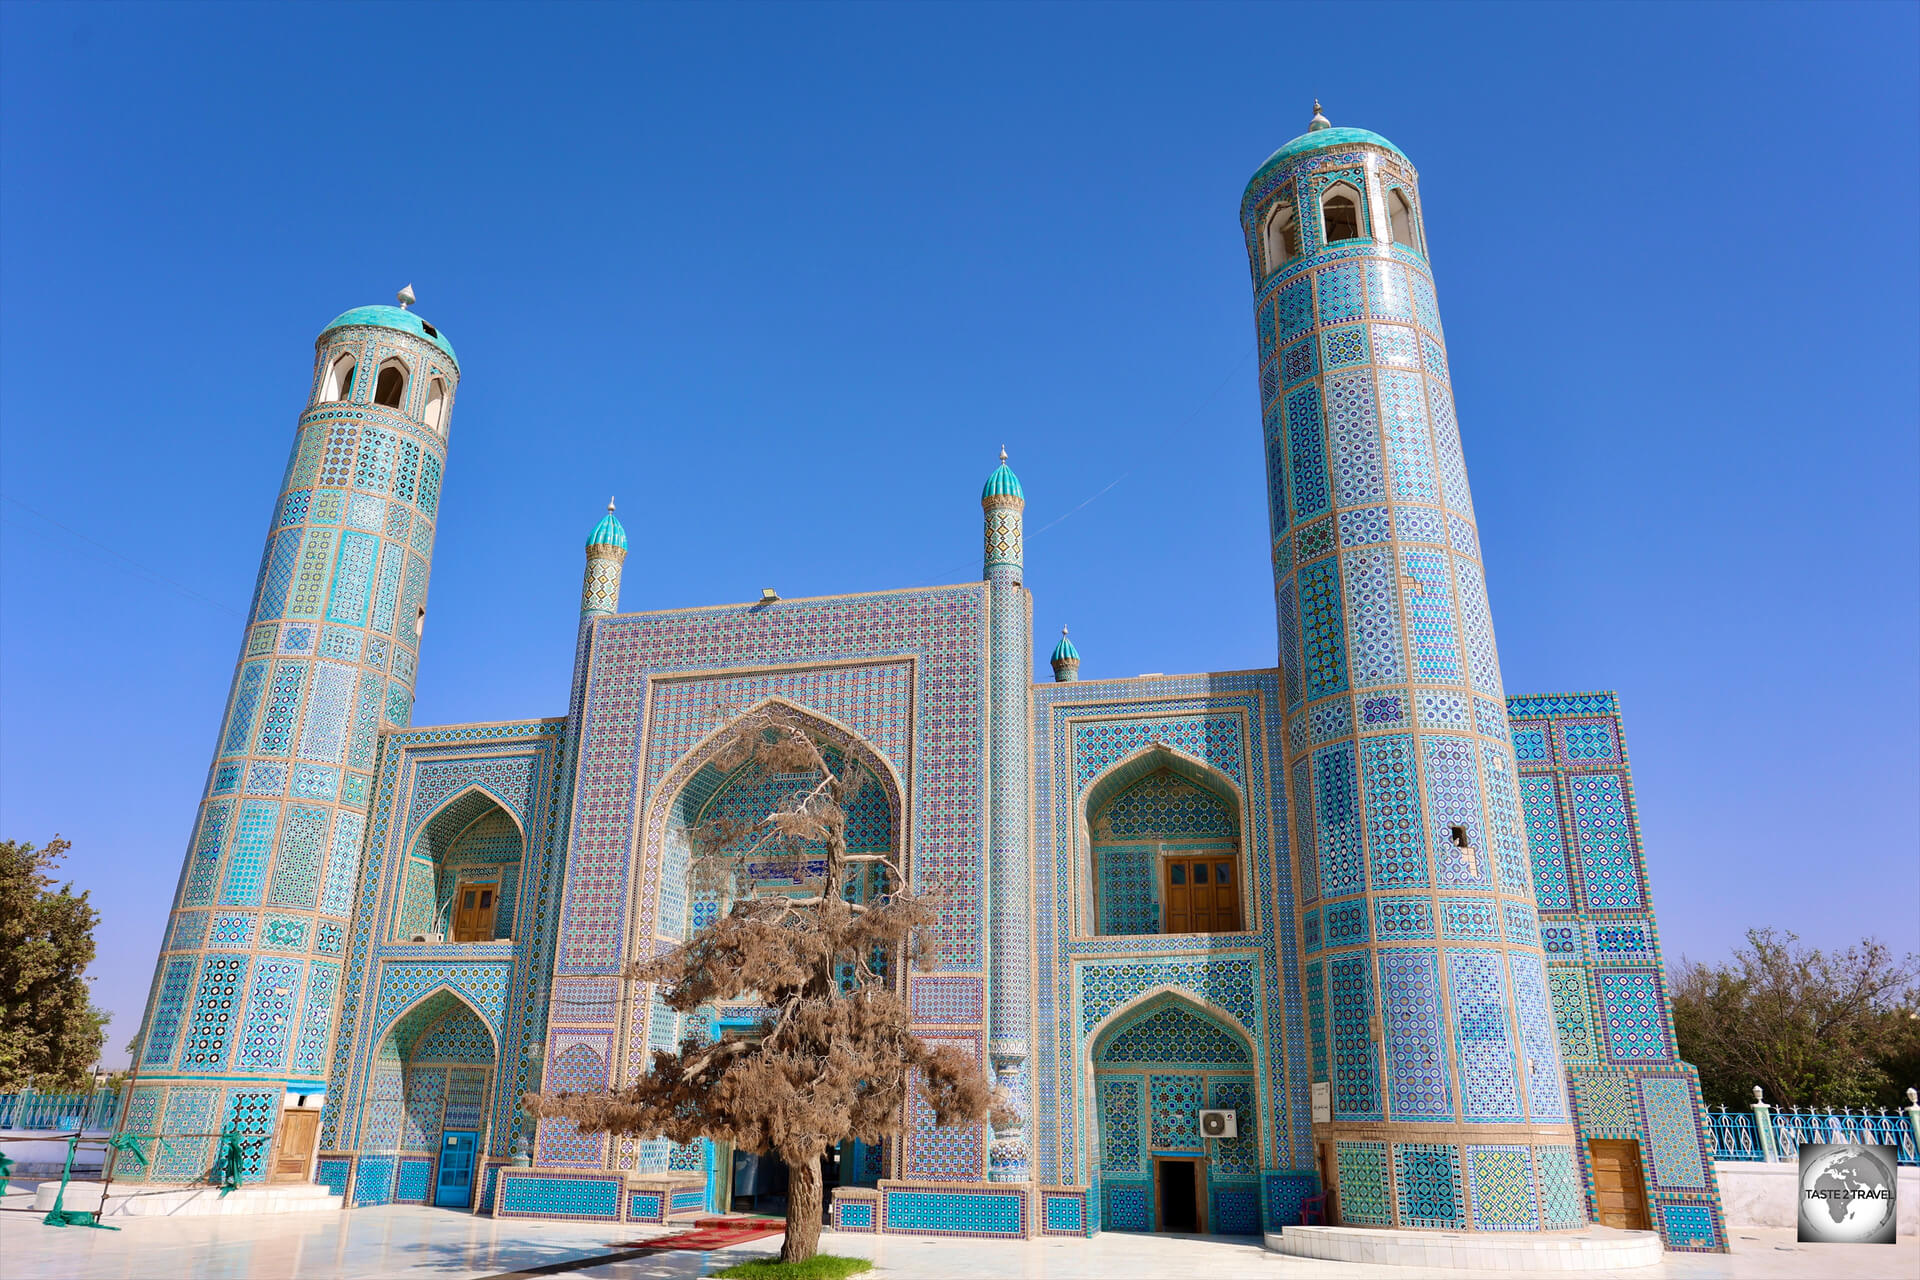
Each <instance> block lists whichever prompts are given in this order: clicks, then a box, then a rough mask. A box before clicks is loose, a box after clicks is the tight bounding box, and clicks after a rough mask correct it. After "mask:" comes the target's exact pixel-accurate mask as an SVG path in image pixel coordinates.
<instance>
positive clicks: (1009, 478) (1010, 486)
mask: <svg viewBox="0 0 1920 1280" xmlns="http://www.w3.org/2000/svg"><path fill="white" fill-rule="evenodd" d="M980 498H981V501H983V502H984V501H985V500H986V499H988V498H1018V499H1020V500H1021V501H1022V502H1025V501H1026V499H1027V495H1026V494H1024V493H1022V492H1021V491H1020V477H1019V476H1017V475H1015V474H1013V468H1012V467H1010V466H1008V465H1007V451H1006V450H1005V449H1002V450H1001V451H1000V465H999V466H998V467H995V468H994V471H993V474H992V475H990V476H988V477H987V484H986V487H985V488H983V489H982V490H980Z"/></svg>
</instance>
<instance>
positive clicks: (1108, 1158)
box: [1098, 1074, 1144, 1175]
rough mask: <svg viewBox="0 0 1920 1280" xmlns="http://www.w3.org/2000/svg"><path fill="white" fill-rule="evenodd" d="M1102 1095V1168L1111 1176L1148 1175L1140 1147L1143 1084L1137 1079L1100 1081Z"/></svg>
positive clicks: (1105, 1076)
mask: <svg viewBox="0 0 1920 1280" xmlns="http://www.w3.org/2000/svg"><path fill="white" fill-rule="evenodd" d="M1098 1084H1099V1093H1100V1137H1101V1145H1100V1168H1101V1169H1102V1170H1103V1171H1104V1172H1107V1173H1120V1174H1135V1175H1138V1174H1140V1173H1142V1172H1144V1169H1143V1167H1142V1165H1141V1160H1140V1156H1141V1146H1140V1123H1141V1116H1140V1081H1139V1079H1138V1078H1136V1077H1128V1076H1109V1075H1105V1074H1102V1075H1101V1076H1100V1077H1099V1079H1098Z"/></svg>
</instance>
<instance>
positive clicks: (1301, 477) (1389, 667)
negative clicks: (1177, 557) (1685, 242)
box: [1240, 103, 1584, 1230]
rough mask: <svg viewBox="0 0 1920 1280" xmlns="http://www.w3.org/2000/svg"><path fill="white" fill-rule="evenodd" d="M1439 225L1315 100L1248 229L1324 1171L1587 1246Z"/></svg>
mask: <svg viewBox="0 0 1920 1280" xmlns="http://www.w3.org/2000/svg"><path fill="white" fill-rule="evenodd" d="M1420 210H1421V205H1420V196H1419V187H1418V181H1417V177H1416V175H1415V172H1414V169H1413V166H1412V164H1411V163H1409V162H1408V160H1407V158H1406V156H1405V155H1403V154H1402V153H1401V152H1400V149H1399V148H1398V147H1395V146H1394V145H1393V144H1392V143H1391V142H1389V141H1387V140H1386V139H1385V138H1382V137H1381V136H1379V135H1378V134H1375V133H1369V132H1368V131H1366V130H1364V129H1344V128H1343V129H1336V128H1333V127H1332V126H1331V125H1330V124H1329V123H1328V121H1327V119H1326V117H1325V116H1324V115H1322V114H1320V107H1319V104H1318V103H1315V104H1314V117H1313V120H1312V123H1311V124H1310V126H1309V128H1308V131H1307V132H1306V133H1305V134H1302V135H1301V136H1300V137H1298V138H1295V139H1294V140H1293V141H1292V142H1289V143H1288V144H1287V145H1286V146H1284V147H1282V148H1281V149H1280V150H1279V151H1278V152H1276V153H1275V154H1274V155H1273V157H1272V158H1271V159H1269V160H1268V161H1267V162H1266V163H1265V164H1264V165H1262V166H1261V167H1260V170H1259V171H1258V172H1257V173H1255V174H1254V176H1253V180H1252V182H1251V183H1249V184H1248V187H1247V191H1246V196H1245V198H1244V200H1243V202H1242V204H1241V211H1240V212H1241V221H1242V224H1243V229H1244V231H1245V233H1246V241H1247V251H1248V254H1249V256H1250V258H1251V261H1252V266H1253V281H1254V291H1255V314H1256V329H1257V332H1258V336H1259V348H1260V363H1261V373H1260V388H1261V404H1262V409H1263V411H1264V417H1265V424H1266V452H1267V493H1268V504H1269V512H1270V521H1271V526H1272V552H1273V571H1274V586H1275V598H1276V603H1277V606H1278V615H1279V632H1280V665H1281V668H1282V671H1283V683H1284V687H1285V700H1286V703H1287V716H1286V728H1285V733H1284V738H1285V744H1286V758H1287V765H1288V775H1287V782H1288V796H1289V800H1290V803H1289V812H1290V815H1291V821H1290V826H1291V828H1292V830H1293V832H1294V840H1295V865H1296V871H1297V880H1296V884H1297V886H1298V889H1299V894H1298V900H1299V903H1300V915H1299V920H1298V926H1299V931H1300V933H1299V936H1300V938H1301V945H1302V958H1303V963H1302V972H1303V975H1304V985H1305V996H1306V1004H1307V1011H1308V1042H1309V1049H1310V1054H1311V1059H1312V1063H1313V1068H1312V1080H1313V1087H1312V1094H1311V1098H1312V1104H1313V1111H1314V1115H1313V1120H1314V1138H1315V1142H1316V1146H1317V1151H1316V1155H1317V1158H1318V1163H1319V1167H1320V1172H1321V1175H1322V1176H1323V1177H1324V1178H1327V1179H1328V1180H1329V1181H1330V1182H1331V1183H1332V1184H1333V1185H1332V1188H1331V1189H1332V1190H1333V1191H1334V1202H1335V1204H1336V1206H1337V1211H1338V1214H1339V1220H1340V1221H1342V1222H1345V1223H1348V1224H1352V1225H1363V1224H1366V1225H1385V1226H1399V1227H1436V1228H1462V1227H1465V1228H1479V1229H1499V1230H1527V1229H1538V1228H1543V1227H1560V1226H1570V1225H1578V1224H1579V1222H1580V1221H1581V1220H1583V1218H1584V1212H1583V1209H1582V1205H1583V1203H1584V1197H1583V1196H1582V1194H1581V1192H1580V1187H1579V1184H1578V1175H1577V1172H1574V1173H1572V1174H1571V1175H1570V1174H1569V1171H1571V1170H1574V1169H1575V1165H1574V1160H1573V1147H1574V1132H1573V1129H1572V1127H1571V1124H1570V1113H1569V1109H1568V1104H1567V1091H1566V1084H1565V1081H1564V1078H1563V1075H1562V1071H1561V1063H1560V1050H1559V1045H1558V1041H1557V1038H1556V1034H1555V1029H1554V1021H1553V1014H1552V1007H1551V1005H1550V1003H1549V1001H1548V996H1547V987H1546V975H1545V964H1544V962H1545V956H1544V953H1543V952H1542V950H1541V947H1540V933H1539V927H1538V921H1537V919H1536V917H1535V911H1534V899H1533V887H1532V881H1531V878H1530V874H1529V868H1528V863H1527V856H1526V847H1525V843H1524V837H1523V835H1522V832H1523V828H1522V826H1521V823H1520V813H1519V809H1518V805H1517V803H1516V791H1517V788H1516V783H1515V778H1516V770H1515V767H1514V759H1513V752H1512V749H1511V747H1510V746H1509V744H1508V740H1507V731H1506V714H1505V706H1504V694H1503V692H1502V689H1501V682H1500V663H1499V659H1498V657H1497V655H1496V652H1495V649H1494V640H1493V624H1492V621H1491V619H1490V616H1489V613H1488V609H1487V588H1486V579H1485V577H1484V575H1483V573H1482V570H1481V565H1480V544H1479V538H1478V535H1477V533H1476V532H1475V525H1474V516H1473V501H1472V498H1471V497H1470V495H1469V494H1468V491H1467V475H1466V468H1465V466H1464V464H1463V462H1462V459H1461V451H1460V432H1459V428H1458V426H1457V425H1456V422H1455V419H1454V409H1453V393H1452V389H1451V386H1450V384H1449V381H1448V376H1447V355H1446V348H1445V345H1444V343H1443V340H1442V337H1441V330H1440V314H1439V310H1438V308H1437V307H1436V305H1435V301H1434V291H1433V283H1432V277H1431V275H1430V273H1429V269H1428V265H1427V247H1428V246H1427V242H1426V236H1425V229H1424V227H1423V226H1422V220H1421V216H1420ZM1569 1176H1571V1178H1572V1185H1571V1186H1569V1185H1568V1179H1569Z"/></svg>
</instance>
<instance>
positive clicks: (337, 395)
mask: <svg viewBox="0 0 1920 1280" xmlns="http://www.w3.org/2000/svg"><path fill="white" fill-rule="evenodd" d="M320 398H321V399H322V400H350V399H352V398H353V357H352V356H341V357H340V358H339V359H338V360H335V361H334V362H333V363H332V364H331V365H329V366H327V383H326V386H325V387H324V388H322V390H321V392H320Z"/></svg>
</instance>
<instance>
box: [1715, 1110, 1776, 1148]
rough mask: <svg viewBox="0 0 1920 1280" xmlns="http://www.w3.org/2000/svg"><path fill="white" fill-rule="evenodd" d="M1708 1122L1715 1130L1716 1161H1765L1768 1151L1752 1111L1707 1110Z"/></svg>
mask: <svg viewBox="0 0 1920 1280" xmlns="http://www.w3.org/2000/svg"><path fill="white" fill-rule="evenodd" d="M1707 1122H1708V1124H1709V1125H1710V1126H1711V1128H1712V1130H1713V1158H1714V1159H1715V1160H1765V1159H1766V1158H1767V1149H1766V1148H1765V1147H1764V1146H1762V1145H1761V1143H1760V1127H1759V1125H1758V1124H1756V1123H1755V1121H1754V1115H1753V1112H1751V1111H1729V1110H1727V1109H1726V1107H1724V1106H1723V1107H1721V1108H1720V1109H1719V1110H1718V1111H1715V1110H1714V1109H1713V1108H1712V1107H1708V1108H1707Z"/></svg>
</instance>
